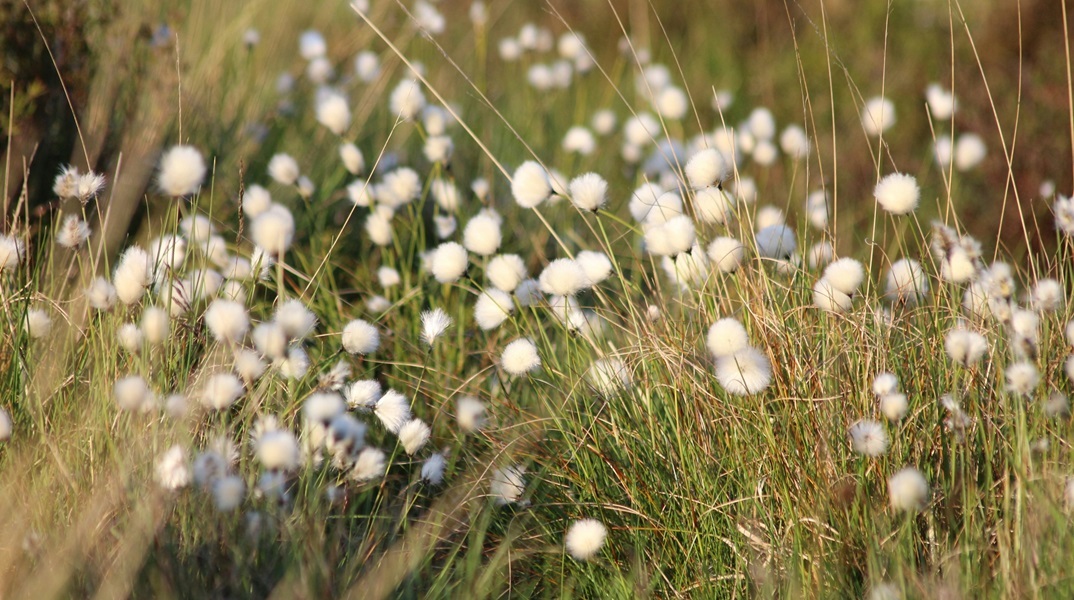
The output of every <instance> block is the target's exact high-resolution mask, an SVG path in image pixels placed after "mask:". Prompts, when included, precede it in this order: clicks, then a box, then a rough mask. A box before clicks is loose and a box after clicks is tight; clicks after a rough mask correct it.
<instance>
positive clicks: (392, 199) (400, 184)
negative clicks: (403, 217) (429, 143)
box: [377, 166, 421, 208]
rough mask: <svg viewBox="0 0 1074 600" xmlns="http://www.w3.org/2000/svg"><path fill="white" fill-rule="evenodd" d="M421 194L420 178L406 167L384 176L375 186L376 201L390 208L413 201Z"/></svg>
mask: <svg viewBox="0 0 1074 600" xmlns="http://www.w3.org/2000/svg"><path fill="white" fill-rule="evenodd" d="M420 193H421V177H420V176H419V175H418V172H417V171H415V170H412V169H410V167H408V166H400V167H397V169H394V170H392V171H391V172H389V173H388V174H387V175H384V177H383V179H382V180H381V181H380V185H378V186H377V200H378V201H379V202H380V203H381V204H383V205H386V206H389V207H391V208H398V207H401V206H404V205H406V204H409V203H411V202H413V201H415V200H416V199H417V197H418V194H420Z"/></svg>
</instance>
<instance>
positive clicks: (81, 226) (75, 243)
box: [56, 215, 91, 250]
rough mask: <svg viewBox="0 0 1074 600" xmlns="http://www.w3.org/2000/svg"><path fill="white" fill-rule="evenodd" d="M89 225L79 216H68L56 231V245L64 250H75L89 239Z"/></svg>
mask: <svg viewBox="0 0 1074 600" xmlns="http://www.w3.org/2000/svg"><path fill="white" fill-rule="evenodd" d="M90 233H91V231H90V228H89V225H88V224H87V223H86V222H85V221H83V220H82V218H81V217H79V216H78V215H67V216H66V217H64V220H63V224H61V225H60V228H59V229H57V230H56V243H57V244H59V245H60V246H63V247H64V248H70V249H72V250H73V249H75V248H78V247H79V246H81V245H82V244H84V243H85V242H86V240H88V239H89V236H90Z"/></svg>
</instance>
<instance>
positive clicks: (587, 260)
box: [574, 250, 612, 286]
mask: <svg viewBox="0 0 1074 600" xmlns="http://www.w3.org/2000/svg"><path fill="white" fill-rule="evenodd" d="M574 262H576V263H578V266H580V267H582V271H584V272H585V276H586V278H587V279H588V280H589V285H590V286H594V285H597V284H598V283H601V282H602V281H604V280H605V279H607V278H608V276H609V275H611V273H612V261H611V260H609V259H608V255H607V254H605V253H603V252H596V251H593V250H583V251H581V252H579V253H578V254H576V255H575V257H574Z"/></svg>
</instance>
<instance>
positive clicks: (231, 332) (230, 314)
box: [205, 298, 250, 344]
mask: <svg viewBox="0 0 1074 600" xmlns="http://www.w3.org/2000/svg"><path fill="white" fill-rule="evenodd" d="M205 326H206V327H208V328H209V331H210V332H212V334H213V338H215V339H216V341H218V342H220V343H222V344H236V343H238V342H240V341H242V338H243V337H244V336H245V335H246V332H247V330H248V329H249V328H250V318H249V316H248V315H247V314H246V307H245V306H243V305H242V304H239V303H238V302H234V301H232V300H222V299H219V298H218V299H216V300H213V301H212V303H211V304H209V308H207V309H206V310H205Z"/></svg>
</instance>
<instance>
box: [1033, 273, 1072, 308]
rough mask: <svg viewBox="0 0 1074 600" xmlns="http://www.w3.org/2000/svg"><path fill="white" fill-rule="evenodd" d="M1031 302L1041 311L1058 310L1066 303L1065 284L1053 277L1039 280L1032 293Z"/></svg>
mask: <svg viewBox="0 0 1074 600" xmlns="http://www.w3.org/2000/svg"><path fill="white" fill-rule="evenodd" d="M1030 304H1031V305H1032V306H1033V309H1034V310H1037V311H1040V312H1055V311H1058V310H1059V309H1061V308H1062V307H1063V305H1064V304H1066V292H1064V291H1063V285H1062V284H1061V283H1059V282H1058V281H1056V280H1055V279H1051V278H1047V279H1041V280H1039V281H1037V283H1036V284H1035V285H1034V286H1033V291H1032V293H1031V295H1030Z"/></svg>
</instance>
